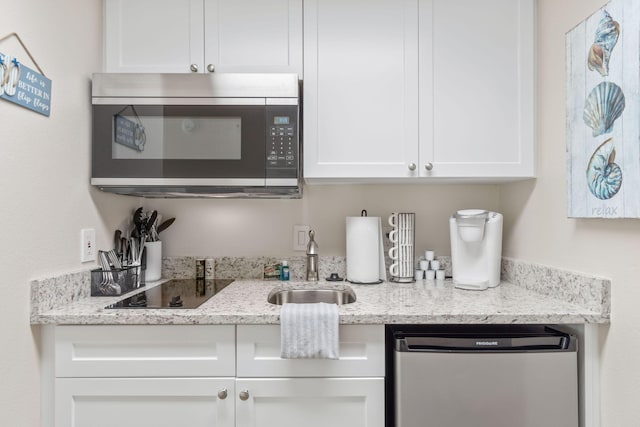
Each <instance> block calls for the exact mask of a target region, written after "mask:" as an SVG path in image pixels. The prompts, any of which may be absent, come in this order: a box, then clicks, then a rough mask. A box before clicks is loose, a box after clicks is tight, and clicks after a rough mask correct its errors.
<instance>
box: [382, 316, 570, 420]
mask: <svg viewBox="0 0 640 427" xmlns="http://www.w3.org/2000/svg"><path fill="white" fill-rule="evenodd" d="M577 361H578V358H577V338H576V337H575V336H573V335H571V334H568V333H564V332H561V331H560V330H557V329H554V328H552V327H548V326H544V325H438V326H435V325H433V326H431V325H388V326H387V420H386V423H387V427H390V426H395V427H464V426H469V427H489V426H490V427H549V426H558V427H577V426H578V365H577V363H578V362H577Z"/></svg>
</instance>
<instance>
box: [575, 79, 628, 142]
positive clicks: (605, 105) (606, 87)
mask: <svg viewBox="0 0 640 427" xmlns="http://www.w3.org/2000/svg"><path fill="white" fill-rule="evenodd" d="M624 107H625V98H624V93H622V89H620V86H618V85H617V84H615V83H612V82H602V83H600V84H599V85H598V86H596V87H595V88H593V90H592V91H591V93H590V94H589V96H588V97H587V100H586V101H585V104H584V111H583V113H582V118H583V120H584V122H585V123H586V124H587V126H589V127H590V128H591V129H592V130H593V136H594V137H596V136H599V135H602V134H605V133H610V132H611V131H612V130H613V123H614V122H615V121H616V120H617V119H618V117H620V116H621V115H622V112H623V111H624Z"/></svg>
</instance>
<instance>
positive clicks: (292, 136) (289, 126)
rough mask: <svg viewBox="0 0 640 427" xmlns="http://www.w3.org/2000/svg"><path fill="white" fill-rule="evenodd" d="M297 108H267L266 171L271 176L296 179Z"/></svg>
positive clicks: (297, 144)
mask: <svg viewBox="0 0 640 427" xmlns="http://www.w3.org/2000/svg"><path fill="white" fill-rule="evenodd" d="M298 146H299V143H298V107H297V106H270V107H268V108H267V171H268V173H269V175H271V176H279V177H296V175H297V170H298V162H299V155H298V153H299V150H298Z"/></svg>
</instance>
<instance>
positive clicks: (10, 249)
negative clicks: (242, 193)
mask: <svg viewBox="0 0 640 427" xmlns="http://www.w3.org/2000/svg"><path fill="white" fill-rule="evenodd" d="M2 17H3V24H2V26H1V27H2V30H1V31H0V37H1V36H4V34H5V33H8V32H10V31H15V32H17V33H18V34H19V35H20V37H21V38H22V40H23V41H24V42H25V44H26V45H27V47H28V48H29V50H30V51H31V53H32V54H33V56H34V57H35V59H36V61H38V64H39V65H40V66H41V67H42V69H43V70H44V72H45V74H46V75H47V76H48V77H49V78H51V80H52V81H53V87H52V101H51V109H52V113H51V117H49V118H46V117H44V116H41V115H39V114H36V113H34V112H31V111H29V110H26V109H23V108H21V107H18V106H16V105H14V104H11V103H9V102H7V101H4V100H0V147H1V149H0V158H1V159H2V167H0V199H2V200H3V202H2V204H0V224H1V227H2V238H1V239H0V241H1V242H2V244H1V245H0V266H1V267H0V268H1V274H0V292H1V293H2V299H1V300H0V343H1V344H0V414H1V415H0V419H1V421H0V424H1V425H3V426H27V427H31V426H33V427H35V426H37V425H39V398H40V397H39V394H40V378H39V375H40V373H39V355H38V349H37V342H36V341H37V338H38V328H33V329H32V328H31V327H30V325H29V281H30V280H31V279H33V278H36V277H43V276H47V275H52V274H55V273H61V272H65V271H66V272H68V271H72V270H79V269H81V268H84V267H86V265H84V266H83V265H81V264H80V262H79V261H80V259H79V255H80V247H79V244H80V234H79V233H80V231H79V230H80V228H81V227H85V226H92V227H95V228H96V233H97V238H98V244H104V243H105V242H106V241H107V239H108V236H109V235H110V234H111V232H107V231H108V230H109V229H112V228H113V224H112V223H111V222H110V221H111V219H112V218H118V217H119V216H120V215H121V213H122V211H124V210H128V209H129V208H130V207H129V206H131V207H132V206H133V205H134V203H133V204H132V200H129V199H123V198H118V197H115V196H111V195H104V194H101V193H99V192H95V191H91V190H89V187H88V185H87V183H88V180H89V152H90V151H89V149H90V146H89V142H90V122H89V121H90V110H89V107H88V106H89V99H90V98H89V81H90V74H91V72H93V71H95V70H98V69H99V68H100V67H101V63H102V61H101V43H102V41H101V31H102V23H101V22H102V18H101V1H100V0H59V1H46V0H31V1H16V2H3V4H2ZM0 52H3V53H5V54H6V53H11V54H15V55H16V56H17V57H18V59H19V60H21V61H23V62H25V64H26V65H27V66H30V67H31V68H35V66H34V65H33V64H30V63H29V59H28V57H27V54H26V53H24V51H22V49H21V48H20V47H19V45H18V44H17V42H16V41H15V39H11V40H7V41H3V42H2V43H0ZM133 201H135V200H133Z"/></svg>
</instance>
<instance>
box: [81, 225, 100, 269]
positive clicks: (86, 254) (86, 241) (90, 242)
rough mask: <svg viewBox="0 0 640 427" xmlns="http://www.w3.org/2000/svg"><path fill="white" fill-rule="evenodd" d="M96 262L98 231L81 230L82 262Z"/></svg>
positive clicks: (91, 229)
mask: <svg viewBox="0 0 640 427" xmlns="http://www.w3.org/2000/svg"><path fill="white" fill-rule="evenodd" d="M95 260H96V230H95V229H93V228H83V229H82V230H80V262H92V261H95Z"/></svg>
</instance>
